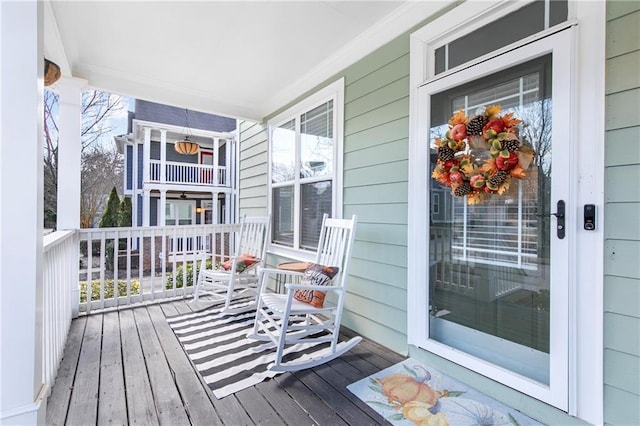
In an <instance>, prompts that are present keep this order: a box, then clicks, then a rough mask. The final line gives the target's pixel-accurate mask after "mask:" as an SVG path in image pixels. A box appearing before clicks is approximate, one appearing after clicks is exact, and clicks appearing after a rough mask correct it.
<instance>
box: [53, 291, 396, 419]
mask: <svg viewBox="0 0 640 426" xmlns="http://www.w3.org/2000/svg"><path fill="white" fill-rule="evenodd" d="M193 308H194V307H193V306H191V305H190V304H189V303H187V302H185V301H182V300H177V301H172V302H165V303H162V304H156V305H149V306H141V307H137V308H133V309H122V310H120V311H115V312H109V313H92V314H91V315H89V316H86V317H81V318H78V319H76V320H74V321H73V322H72V325H71V329H70V332H69V337H68V340H67V346H66V347H65V352H64V358H63V360H62V363H61V366H60V369H59V371H58V377H57V379H56V383H55V386H54V387H53V388H52V394H51V396H50V397H49V400H48V405H47V424H51V425H64V424H67V425H76V424H97V425H107V424H108V425H111V424H133V423H143V424H150V425H153V424H175V425H183V424H184V425H188V424H192V425H212V424H215V425H218V424H224V425H234V426H235V425H255V424H273V425H312V424H318V425H332V426H333V425H347V424H353V425H355V424H358V425H360V424H363V425H364V424H367V425H368V424H388V422H387V421H386V420H385V419H384V418H382V417H381V416H379V415H378V414H377V413H376V412H375V411H374V410H372V409H371V408H370V407H368V406H367V405H366V404H365V403H364V402H362V401H360V400H359V399H358V398H357V397H356V396H355V395H353V394H351V392H350V391H349V390H348V389H346V386H347V385H348V384H349V383H353V382H354V381H357V380H360V379H362V378H364V377H366V376H368V375H369V374H372V373H375V372H377V371H379V370H380V369H382V368H386V367H388V366H390V365H392V364H393V363H395V362H399V361H402V360H403V359H405V358H404V357H402V356H401V355H398V354H396V353H394V352H391V351H389V350H387V349H385V348H383V347H381V346H379V345H377V344H375V343H373V342H370V341H367V340H363V342H361V343H360V344H359V345H357V346H356V347H355V348H354V349H352V350H351V351H350V352H348V353H347V354H345V355H343V356H342V357H340V358H338V359H335V360H333V361H331V362H329V363H326V364H323V365H321V366H318V367H315V368H313V369H309V370H305V371H301V372H297V373H284V374H281V375H279V376H276V377H275V378H274V379H269V380H266V381H264V382H262V383H259V384H257V385H255V386H253V387H251V388H248V389H245V390H243V391H240V392H237V393H236V394H234V395H229V396H227V397H225V398H223V399H220V400H219V399H216V398H215V396H214V395H213V393H212V392H211V390H210V389H209V387H208V386H207V385H206V384H205V383H204V382H203V381H202V378H201V376H200V375H199V374H198V373H197V372H196V370H195V369H194V367H193V365H192V363H191V361H190V360H189V358H188V356H187V355H186V353H185V352H184V350H183V348H182V346H181V345H180V343H179V342H178V339H177V338H176V336H175V334H174V333H173V331H172V330H171V327H170V326H169V324H168V323H167V321H166V318H167V317H169V316H174V315H179V314H184V313H190V312H192V311H193V310H194V309H193ZM345 335H346V336H351V335H353V332H350V331H346V332H345Z"/></svg>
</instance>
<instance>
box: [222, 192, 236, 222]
mask: <svg viewBox="0 0 640 426" xmlns="http://www.w3.org/2000/svg"><path fill="white" fill-rule="evenodd" d="M231 198H232V196H231V194H229V193H228V192H227V193H225V194H224V218H225V223H232V222H234V221H233V220H231V207H232V206H231Z"/></svg>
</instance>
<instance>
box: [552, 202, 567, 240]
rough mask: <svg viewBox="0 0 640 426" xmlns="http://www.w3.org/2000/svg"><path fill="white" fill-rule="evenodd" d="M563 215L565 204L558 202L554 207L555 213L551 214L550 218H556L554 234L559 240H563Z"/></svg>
mask: <svg viewBox="0 0 640 426" xmlns="http://www.w3.org/2000/svg"><path fill="white" fill-rule="evenodd" d="M564 213H565V204H564V200H558V204H557V207H556V212H555V213H551V215H552V216H555V217H556V219H557V220H556V234H557V235H558V238H559V239H561V240H562V239H563V238H564V235H565V224H564V219H565V216H564Z"/></svg>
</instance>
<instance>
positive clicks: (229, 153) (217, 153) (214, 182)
mask: <svg viewBox="0 0 640 426" xmlns="http://www.w3.org/2000/svg"><path fill="white" fill-rule="evenodd" d="M185 136H189V139H190V140H191V141H193V142H195V143H197V144H198V145H199V150H198V152H197V153H195V154H191V155H186V154H181V153H178V152H177V151H176V149H174V148H175V143H176V142H177V141H179V140H182V139H184V138H185ZM116 143H117V145H118V150H119V151H120V152H121V153H122V154H124V164H125V168H124V170H125V171H124V195H125V196H130V197H131V201H132V217H133V218H134V220H133V226H158V225H196V224H211V223H233V222H234V221H235V220H236V218H235V211H236V208H235V205H236V201H235V200H236V196H237V185H236V161H237V159H236V156H237V149H236V120H235V119H233V118H227V117H221V116H217V115H211V114H205V113H201V112H197V111H188V110H185V109H182V108H176V107H172V106H168V105H161V104H157V103H153V102H147V101H142V100H136V102H135V113H134V114H133V116H132V117H130V124H129V133H128V134H127V135H124V136H119V137H116Z"/></svg>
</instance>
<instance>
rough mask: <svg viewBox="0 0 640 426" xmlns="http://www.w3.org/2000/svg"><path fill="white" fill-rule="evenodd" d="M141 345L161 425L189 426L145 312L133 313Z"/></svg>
mask: <svg viewBox="0 0 640 426" xmlns="http://www.w3.org/2000/svg"><path fill="white" fill-rule="evenodd" d="M133 313H134V318H135V321H136V325H137V326H138V333H139V335H140V343H141V345H142V352H143V354H144V360H145V363H146V368H147V372H148V374H149V383H150V384H151V389H153V398H154V400H155V403H156V410H157V413H158V419H159V420H160V423H161V424H165V425H181V424H187V423H189V418H188V417H187V413H186V412H185V410H184V408H183V407H184V404H183V403H182V399H181V397H180V393H179V392H178V388H177V387H176V384H175V381H174V380H173V376H172V373H171V370H170V369H169V366H168V364H167V360H166V358H165V356H164V352H163V351H162V346H160V341H159V340H158V337H157V336H156V333H155V330H154V329H153V326H152V324H151V318H149V314H148V312H147V310H145V309H136V310H134V311H133Z"/></svg>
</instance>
